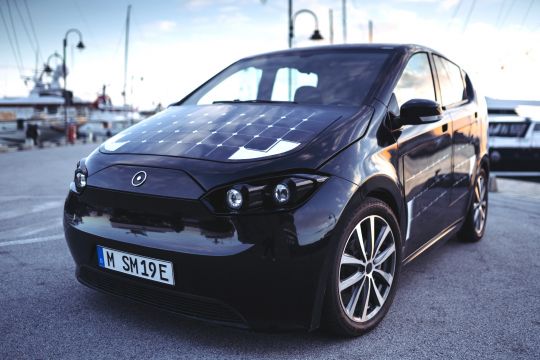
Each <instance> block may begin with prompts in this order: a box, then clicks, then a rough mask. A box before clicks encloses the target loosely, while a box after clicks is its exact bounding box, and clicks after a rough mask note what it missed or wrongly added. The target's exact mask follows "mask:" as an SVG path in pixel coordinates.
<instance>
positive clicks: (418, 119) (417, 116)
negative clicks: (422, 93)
mask: <svg viewBox="0 0 540 360" xmlns="http://www.w3.org/2000/svg"><path fill="white" fill-rule="evenodd" d="M442 114H443V111H442V108H441V105H439V104H438V103H437V102H435V101H433V100H426V99H412V100H409V101H407V102H406V103H405V104H403V105H401V108H400V110H399V123H400V124H401V125H419V124H428V123H433V122H437V121H439V120H441V119H442Z"/></svg>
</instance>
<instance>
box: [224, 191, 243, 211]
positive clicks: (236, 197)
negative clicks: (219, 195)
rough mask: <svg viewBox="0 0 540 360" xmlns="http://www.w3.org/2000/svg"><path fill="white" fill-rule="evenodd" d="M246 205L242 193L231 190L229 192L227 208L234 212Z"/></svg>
mask: <svg viewBox="0 0 540 360" xmlns="http://www.w3.org/2000/svg"><path fill="white" fill-rule="evenodd" d="M243 203H244V197H243V196H242V193H241V192H240V191H238V190H236V189H230V190H229V191H227V206H229V207H230V208H231V209H232V210H239V209H240V208H241V207H242V204H243Z"/></svg>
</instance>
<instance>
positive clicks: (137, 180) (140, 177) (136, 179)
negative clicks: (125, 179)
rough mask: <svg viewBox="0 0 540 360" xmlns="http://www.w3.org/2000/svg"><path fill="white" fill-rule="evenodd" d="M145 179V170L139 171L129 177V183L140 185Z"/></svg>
mask: <svg viewBox="0 0 540 360" xmlns="http://www.w3.org/2000/svg"><path fill="white" fill-rule="evenodd" d="M145 181H146V172H145V171H139V172H138V173H136V174H135V175H133V178H132V179H131V185H133V186H141V185H142V184H144V182H145Z"/></svg>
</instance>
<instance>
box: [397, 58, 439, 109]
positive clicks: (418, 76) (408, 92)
mask: <svg viewBox="0 0 540 360" xmlns="http://www.w3.org/2000/svg"><path fill="white" fill-rule="evenodd" d="M394 94H395V95H396V99H397V102H398V105H399V106H400V107H401V105H403V104H404V103H406V102H407V101H409V100H411V99H428V100H433V101H435V88H434V87H433V77H432V75H431V68H430V66H429V59H428V55H427V53H418V54H415V55H413V56H412V57H411V59H410V60H409V63H408V64H407V66H406V67H405V70H403V74H401V78H400V79H399V81H398V83H397V85H396V88H395V89H394Z"/></svg>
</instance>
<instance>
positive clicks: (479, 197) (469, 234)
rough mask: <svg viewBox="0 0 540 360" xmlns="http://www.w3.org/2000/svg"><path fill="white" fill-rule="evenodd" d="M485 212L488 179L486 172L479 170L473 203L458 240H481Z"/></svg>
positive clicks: (484, 223)
mask: <svg viewBox="0 0 540 360" xmlns="http://www.w3.org/2000/svg"><path fill="white" fill-rule="evenodd" d="M487 212H488V177H487V174H486V171H485V170H484V169H480V172H479V173H478V175H477V176H476V181H475V183H474V193H473V201H472V203H471V206H470V208H469V211H468V212H467V215H466V218H465V223H464V224H463V227H462V229H461V231H460V233H459V238H460V239H461V240H463V241H467V242H476V241H479V240H480V239H482V237H483V236H484V232H485V230H486V221H487Z"/></svg>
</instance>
